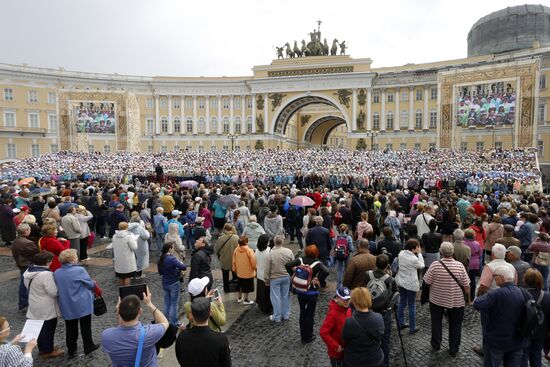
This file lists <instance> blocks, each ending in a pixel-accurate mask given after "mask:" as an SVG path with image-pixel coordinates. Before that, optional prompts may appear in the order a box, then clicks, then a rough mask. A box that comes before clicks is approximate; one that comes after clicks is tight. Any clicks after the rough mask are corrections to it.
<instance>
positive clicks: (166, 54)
mask: <svg viewBox="0 0 550 367" xmlns="http://www.w3.org/2000/svg"><path fill="white" fill-rule="evenodd" d="M546 1H549V0H546ZM549 2H550V1H549ZM521 4H523V2H518V1H509V0H500V1H498V2H494V1H491V2H489V1H479V0H461V1H444V0H386V1H374V0H371V1H367V0H363V1H350V0H348V1H334V0H315V1H309V0H255V1H254V0H246V1H244V0H243V1H241V0H225V1H218V0H216V1H213V0H195V1H187V0H87V1H84V0H17V1H13V0H0V9H1V10H0V28H1V29H2V32H0V63H9V64H27V65H29V66H36V67H48V68H58V67H63V68H65V69H66V70H76V71H87V72H98V73H118V74H127V75H144V76H249V75H252V70H251V68H252V67H253V66H254V65H267V64H270V63H271V61H272V59H274V58H276V53H275V46H282V45H284V44H285V43H286V42H289V43H290V44H291V45H293V43H294V40H298V43H299V44H300V41H301V40H302V39H305V40H306V41H307V40H308V39H309V35H308V33H309V32H311V31H312V30H313V29H314V28H316V27H317V23H316V21H317V20H321V21H322V24H321V37H322V38H325V37H326V38H327V40H328V42H329V45H330V44H331V42H332V40H333V39H334V38H337V39H338V40H339V41H343V40H345V41H346V44H347V45H348V47H349V48H348V53H349V55H351V57H353V58H367V57H368V58H371V59H372V60H373V64H372V66H373V67H385V66H397V65H404V64H407V63H422V62H433V61H441V60H449V59H456V58H462V57H466V56H467V36H468V31H469V30H470V28H471V26H472V25H473V24H474V23H475V22H476V21H477V20H478V19H479V18H481V17H483V16H485V15H487V14H489V13H491V12H493V11H497V10H500V9H502V8H505V7H507V6H514V5H521ZM546 5H550V4H549V3H547V4H546Z"/></svg>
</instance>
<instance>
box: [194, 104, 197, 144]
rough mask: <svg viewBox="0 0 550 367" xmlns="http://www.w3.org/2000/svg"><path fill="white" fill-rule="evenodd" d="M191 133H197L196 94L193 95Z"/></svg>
mask: <svg viewBox="0 0 550 367" xmlns="http://www.w3.org/2000/svg"><path fill="white" fill-rule="evenodd" d="M193 135H197V96H193Z"/></svg>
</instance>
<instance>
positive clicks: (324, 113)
mask: <svg viewBox="0 0 550 367" xmlns="http://www.w3.org/2000/svg"><path fill="white" fill-rule="evenodd" d="M512 16H513V17H516V18H515V19H519V18H518V17H520V16H523V17H526V18H525V19H524V22H525V23H526V24H531V22H533V21H532V19H539V18H540V19H543V20H544V19H546V18H545V17H550V10H549V8H546V7H542V6H536V7H534V6H522V7H515V8H507V9H503V10H501V11H499V12H495V13H492V14H490V15H488V16H486V17H484V18H481V19H480V20H479V21H478V22H477V23H476V24H474V26H473V27H472V29H471V31H470V33H469V35H468V57H466V58H463V59H458V60H447V61H437V62H432V63H425V64H407V65H403V66H393V67H379V68H374V67H371V65H372V60H371V59H369V58H352V57H350V56H349V55H345V53H346V50H345V49H344V50H341V48H340V49H337V50H338V51H342V52H332V51H333V50H330V49H325V52H324V53H323V47H322V46H323V45H322V43H321V42H320V40H321V38H320V32H319V34H318V35H317V39H315V32H313V35H312V42H311V43H308V45H315V43H316V42H317V44H318V46H319V50H318V52H317V53H314V52H313V51H310V55H309V56H305V53H302V55H301V57H299V56H300V55H299V53H301V52H300V50H299V49H298V50H297V49H296V47H295V48H294V51H296V52H293V49H292V48H291V47H290V46H289V47H287V48H286V50H282V49H281V52H280V53H279V55H278V56H279V57H278V59H276V60H273V61H272V62H271V63H270V64H268V65H260V66H254V67H253V69H252V71H253V72H252V75H250V76H245V77H219V78H204V77H200V78H190V77H148V76H128V75H119V74H98V73H92V72H74V71H67V70H64V69H58V70H56V69H45V68H38V67H30V66H27V65H8V64H0V146H2V147H3V148H2V149H0V161H2V160H13V159H21V158H25V157H29V156H36V155H39V154H44V153H49V152H55V151H58V150H76V151H82V152H92V151H101V152H115V151H117V150H127V151H142V152H163V151H178V150H184V149H193V150H205V151H206V150H222V149H226V150H230V149H235V150H237V149H239V150H245V149H255V148H257V147H259V146H260V145H261V146H263V147H264V148H272V149H300V148H306V147H312V146H315V147H320V146H324V147H329V148H330V147H341V148H347V149H393V150H403V149H417V150H427V149H430V148H454V149H469V150H472V149H486V148H492V147H497V148H498V147H502V148H518V147H534V148H537V149H538V154H539V161H540V163H541V167H543V168H545V169H550V117H549V112H548V106H549V103H550V91H549V88H548V87H549V86H548V84H549V83H550V36H548V39H546V38H544V37H546V36H544V37H542V38H541V36H540V30H539V33H538V35H537V33H536V32H535V31H533V32H531V30H530V29H528V28H529V27H523V26H522V27H519V26H518V29H516V30H515V32H499V31H498V29H495V27H497V28H498V27H501V26H502V25H503V24H505V22H504V21H503V19H504V20H505V19H506V17H512ZM533 16H534V17H535V18H529V17H533ZM537 17H538V18H537ZM520 21H521V19H520V20H519V21H517V23H519V22H520ZM539 23H540V22H539ZM548 24H550V22H546V25H548ZM539 25H540V24H539ZM539 28H540V27H539ZM517 33H521V37H518V35H517ZM543 34H550V32H546V33H544V32H543ZM495 37H497V38H495ZM498 37H501V38H502V37H508V38H502V39H501V38H498ZM512 38H513V40H511V39H512ZM334 47H335V46H334V44H333V48H334ZM306 50H307V46H306ZM284 51H286V52H284ZM289 51H290V54H289ZM302 51H303V48H302ZM339 53H343V55H340V54H339ZM313 55H314V56H313Z"/></svg>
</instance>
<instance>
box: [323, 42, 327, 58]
mask: <svg viewBox="0 0 550 367" xmlns="http://www.w3.org/2000/svg"><path fill="white" fill-rule="evenodd" d="M323 56H328V43H327V39H326V38H325V42H323Z"/></svg>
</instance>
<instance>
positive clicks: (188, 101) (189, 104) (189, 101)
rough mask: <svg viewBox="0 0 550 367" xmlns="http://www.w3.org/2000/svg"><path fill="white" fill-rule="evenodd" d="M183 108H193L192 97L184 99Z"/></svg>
mask: <svg viewBox="0 0 550 367" xmlns="http://www.w3.org/2000/svg"><path fill="white" fill-rule="evenodd" d="M185 108H186V109H187V111H189V110H190V109H192V108H193V98H186V99H185Z"/></svg>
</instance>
